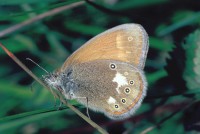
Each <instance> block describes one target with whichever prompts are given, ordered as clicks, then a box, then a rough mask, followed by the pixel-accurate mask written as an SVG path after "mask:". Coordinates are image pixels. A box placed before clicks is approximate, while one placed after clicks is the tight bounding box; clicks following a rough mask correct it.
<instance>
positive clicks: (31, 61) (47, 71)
mask: <svg viewBox="0 0 200 134" xmlns="http://www.w3.org/2000/svg"><path fill="white" fill-rule="evenodd" d="M26 60H29V61H31V62H32V63H34V64H35V65H36V66H38V67H39V68H41V69H42V70H43V71H45V72H46V73H47V74H49V72H48V71H47V70H45V69H44V68H43V67H41V66H40V65H39V64H37V63H36V62H35V61H33V60H32V59H30V58H26Z"/></svg>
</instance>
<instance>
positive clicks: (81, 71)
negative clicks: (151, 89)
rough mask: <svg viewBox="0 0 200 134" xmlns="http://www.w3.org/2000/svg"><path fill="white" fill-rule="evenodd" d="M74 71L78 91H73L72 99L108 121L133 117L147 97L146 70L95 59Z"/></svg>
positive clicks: (76, 66) (75, 68) (82, 64)
mask: <svg viewBox="0 0 200 134" xmlns="http://www.w3.org/2000/svg"><path fill="white" fill-rule="evenodd" d="M73 70H74V71H73V72H72V75H73V79H74V84H76V85H78V90H77V89H71V91H72V92H73V94H74V96H73V97H74V98H76V99H77V100H78V101H79V102H80V103H82V104H83V105H85V106H86V107H88V108H90V109H92V110H94V111H100V112H103V113H105V114H106V115H107V116H108V117H109V118H112V119H124V118H127V117H130V116H131V115H133V113H134V112H135V110H137V109H138V108H139V106H140V104H141V103H142V100H143V98H144V96H145V95H146V90H147V88H146V87H147V83H146V80H145V76H144V74H143V71H142V70H140V69H139V68H136V67H134V66H133V65H131V64H129V63H127V62H121V61H116V60H95V61H91V62H85V63H81V64H76V65H75V66H73ZM97 76H98V77H97ZM82 98H87V100H88V103H87V100H86V99H82Z"/></svg>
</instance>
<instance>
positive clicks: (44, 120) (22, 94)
mask: <svg viewBox="0 0 200 134" xmlns="http://www.w3.org/2000/svg"><path fill="white" fill-rule="evenodd" d="M79 1H80V0H79ZM75 2H77V0H70V1H69V0H10V1H9V0H1V1H0V33H1V32H3V31H4V30H6V29H7V28H9V27H11V26H14V25H16V24H19V23H21V22H23V21H25V20H29V19H30V18H33V17H35V16H37V15H38V14H41V13H45V12H49V11H50V10H51V9H54V8H58V7H60V6H64V5H70V4H72V3H75ZM93 3H94V4H91V3H90V2H85V4H83V5H80V6H78V7H76V8H73V9H70V10H66V11H64V12H61V13H59V14H57V15H54V16H49V17H47V18H44V19H42V20H39V21H37V22H36V23H33V24H30V25H28V26H26V27H23V28H21V29H19V30H16V31H13V32H11V33H10V34H7V35H5V36H3V37H0V42H2V43H3V44H4V45H5V46H6V47H7V48H8V49H9V50H10V51H12V52H13V53H14V54H15V55H16V56H17V57H18V58H19V59H20V60H21V61H22V62H23V63H24V64H25V65H27V66H28V67H29V68H30V69H31V70H32V72H34V73H35V74H36V75H37V76H38V77H41V76H42V75H43V74H45V72H43V71H42V70H41V69H40V68H38V67H37V66H35V65H34V64H32V63H31V62H30V61H26V60H25V59H26V58H27V57H29V58H31V59H33V60H34V61H35V62H37V63H38V64H39V65H41V66H42V67H44V68H45V69H46V70H48V71H49V72H52V71H53V70H55V69H56V68H58V67H60V66H61V65H62V63H63V62H64V61H65V59H66V58H67V57H68V56H69V55H70V54H71V53H72V52H74V51H75V50H76V49H77V48H79V47H80V46H81V45H82V44H84V43H85V42H86V41H87V40H89V39H90V38H91V37H93V36H95V35H97V34H99V33H101V32H102V31H104V30H106V29H108V28H111V27H113V26H116V25H119V24H123V23H139V24H141V25H143V26H144V28H145V29H146V30H147V33H148V34H149V36H150V39H149V40H150V49H149V53H148V57H147V62H146V67H145V72H146V75H147V79H148V84H149V86H148V95H147V97H146V99H145V101H144V103H143V105H142V106H141V108H140V109H139V110H138V111H137V113H136V115H135V116H134V117H133V118H130V119H128V120H124V121H120V122H116V121H110V120H108V119H107V118H106V117H105V116H104V115H102V114H98V113H93V112H92V111H91V112H90V115H91V117H92V120H94V121H95V122H96V123H97V124H101V125H102V126H104V128H105V129H106V130H108V131H109V132H110V133H115V134H116V133H122V132H125V131H127V132H129V133H136V134H137V133H141V132H143V131H146V130H147V129H149V128H151V127H152V128H153V129H152V130H151V131H150V132H149V134H161V133H162V134H169V133H177V134H182V133H188V134H194V133H199V131H200V126H199V125H198V122H199V121H200V116H199V114H198V113H199V112H200V109H199V108H196V109H195V107H198V106H199V101H198V100H199V96H198V93H199V90H200V88H199V85H200V84H199V83H200V80H199V78H200V73H199V72H200V71H199V70H200V62H199V61H200V32H199V24H200V12H199V11H200V2H199V1H196V0H182V1H181V2H180V1H179V0H151V1H149V0H131V1H130V0H123V1H120V0H96V1H93ZM184 41H185V42H184ZM32 83H33V79H32V78H30V76H28V75H27V74H26V73H25V72H24V71H23V70H22V69H20V68H19V67H18V66H17V65H16V64H15V63H14V62H13V61H12V60H11V59H10V58H9V57H8V56H7V55H6V54H5V52H4V51H3V50H2V49H0V101H1V105H0V133H6V134H15V133H23V134H33V133H38V134H40V133H83V132H84V133H97V131H96V130H94V129H93V128H91V127H90V126H89V125H88V124H86V123H85V122H84V121H82V119H80V118H79V117H77V115H76V114H75V113H73V112H72V111H71V110H69V109H68V108H63V109H61V110H58V107H59V105H60V104H59V101H58V100H57V101H55V100H54V97H53V96H52V95H51V93H49V92H48V91H47V90H45V89H44V88H43V87H42V86H40V85H39V84H38V83H33V84H32ZM31 87H32V90H31ZM190 89H193V90H194V91H192V92H191V91H190ZM192 100H195V103H194V102H193V101H192ZM70 102H71V103H72V104H74V105H76V106H77V107H78V108H80V110H81V111H83V112H84V113H85V108H84V109H82V107H83V106H81V105H79V104H77V103H76V102H75V101H70ZM192 104H194V105H192ZM55 105H56V106H55ZM190 109H195V112H194V111H191V110H190ZM187 117H190V119H189V118H187Z"/></svg>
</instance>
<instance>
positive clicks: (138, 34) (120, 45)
mask: <svg viewBox="0 0 200 134" xmlns="http://www.w3.org/2000/svg"><path fill="white" fill-rule="evenodd" d="M148 48H149V44H148V35H147V33H146V31H145V30H144V28H143V27H142V26H141V25H139V24H123V25H119V26H116V27H114V28H111V29H109V30H107V31H105V32H103V33H101V34H99V35H97V36H96V37H94V38H92V39H91V40H89V41H88V42H86V43H85V44H84V45H83V46H82V47H81V48H79V49H78V50H77V51H75V52H74V53H73V54H72V55H71V56H70V57H69V58H68V59H67V60H66V61H65V63H64V64H63V66H62V67H61V70H65V68H66V67H68V66H69V65H73V64H77V63H84V62H88V61H93V60H97V59H98V60H103V59H110V60H118V61H123V62H128V63H130V64H133V65H134V66H135V67H138V68H141V69H143V68H144V65H145V60H146V56H147V52H148Z"/></svg>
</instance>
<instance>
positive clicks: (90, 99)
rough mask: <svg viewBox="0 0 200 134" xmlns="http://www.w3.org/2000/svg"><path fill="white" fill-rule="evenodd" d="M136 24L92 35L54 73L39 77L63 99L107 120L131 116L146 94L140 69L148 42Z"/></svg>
mask: <svg viewBox="0 0 200 134" xmlns="http://www.w3.org/2000/svg"><path fill="white" fill-rule="evenodd" d="M148 42H149V41H148V35H147V33H146V31H145V29H144V28H143V27H142V26H141V25H139V24H134V23H130V24H122V25H119V26H116V27H114V28H111V29H108V30H106V31H105V32H103V33H100V34H99V35H97V36H95V37H94V38H92V39H91V40H89V41H88V42H86V43H85V44H84V45H83V46H82V47H80V48H79V49H78V50H77V51H75V52H74V53H73V54H72V55H71V56H70V57H68V58H67V60H66V61H65V62H64V64H63V65H62V66H61V67H60V68H59V69H57V70H56V71H55V72H53V73H50V74H47V75H45V76H44V77H43V79H44V82H45V83H46V84H47V85H48V86H49V87H51V88H53V89H56V90H58V89H59V90H60V92H61V93H62V94H63V95H64V97H65V98H66V99H76V100H77V101H78V102H80V103H81V104H83V105H85V106H86V107H88V108H89V109H91V110H93V111H97V112H101V113H104V114H105V115H106V116H107V117H109V118H111V119H115V120H118V119H124V118H128V117H131V116H132V115H133V114H134V113H135V111H136V110H137V109H138V108H139V107H140V105H141V103H142V101H143V99H144V97H145V96H146V91H147V81H146V77H145V75H144V71H143V69H144V66H145V61H146V57H147V53H148V48H149V43H148Z"/></svg>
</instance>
